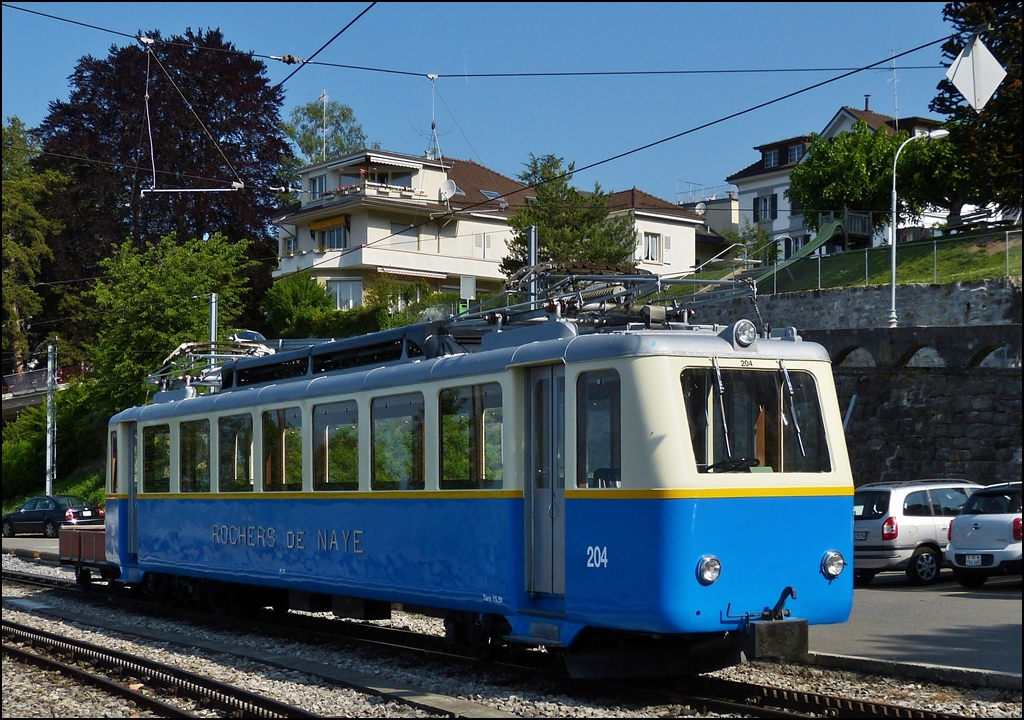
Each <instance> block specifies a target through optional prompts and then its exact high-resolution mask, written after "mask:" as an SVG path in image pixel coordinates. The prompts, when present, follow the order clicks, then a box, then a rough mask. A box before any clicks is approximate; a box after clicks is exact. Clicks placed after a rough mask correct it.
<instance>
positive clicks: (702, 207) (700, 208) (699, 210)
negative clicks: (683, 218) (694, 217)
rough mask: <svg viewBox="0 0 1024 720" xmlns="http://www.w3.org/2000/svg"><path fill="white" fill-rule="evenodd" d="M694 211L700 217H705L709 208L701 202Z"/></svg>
mask: <svg viewBox="0 0 1024 720" xmlns="http://www.w3.org/2000/svg"><path fill="white" fill-rule="evenodd" d="M693 209H694V211H695V212H696V213H697V214H698V215H703V214H704V213H706V212H707V211H708V206H707V204H706V203H702V202H699V203H697V204H696V205H695V206H694V208H693Z"/></svg>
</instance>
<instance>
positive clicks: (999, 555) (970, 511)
mask: <svg viewBox="0 0 1024 720" xmlns="http://www.w3.org/2000/svg"><path fill="white" fill-rule="evenodd" d="M1020 552H1021V484H1020V483H1019V482H1013V483H1000V484H998V485H989V486H988V487H986V488H984V489H983V490H978V491H977V492H975V493H974V494H973V495H971V497H970V499H969V500H968V501H967V503H966V504H964V509H963V510H962V511H961V512H960V514H959V515H958V516H957V517H955V518H954V519H953V522H952V523H950V526H949V546H948V547H947V548H946V562H947V563H949V565H950V567H952V568H953V576H954V577H955V578H956V580H957V582H959V583H960V584H961V585H963V586H964V587H978V586H980V585H983V584H984V583H985V581H986V580H988V578H989V577H991V576H993V575H1020V574H1021V556H1020Z"/></svg>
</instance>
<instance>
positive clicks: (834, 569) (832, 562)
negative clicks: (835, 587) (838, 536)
mask: <svg viewBox="0 0 1024 720" xmlns="http://www.w3.org/2000/svg"><path fill="white" fill-rule="evenodd" d="M844 567H846V560H845V559H844V558H843V554H842V553H841V552H838V551H836V550H829V551H828V552H827V553H825V557H823V558H822V559H821V574H822V575H824V576H825V577H827V578H828V579H829V580H835V579H836V578H837V577H839V574H840V573H841V572H843V568H844Z"/></svg>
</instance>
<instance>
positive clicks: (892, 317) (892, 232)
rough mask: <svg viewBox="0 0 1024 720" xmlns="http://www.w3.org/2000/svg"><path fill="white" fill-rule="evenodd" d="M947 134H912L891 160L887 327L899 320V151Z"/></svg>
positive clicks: (893, 325)
mask: <svg viewBox="0 0 1024 720" xmlns="http://www.w3.org/2000/svg"><path fill="white" fill-rule="evenodd" d="M947 135H949V130H942V129H941V128H940V129H938V130H932V131H931V132H927V133H924V132H923V133H921V134H920V135H912V136H911V137H908V138H907V139H906V140H904V141H903V144H902V145H900V147H899V149H898V150H897V151H896V157H894V158H893V160H892V221H891V222H890V223H889V250H890V253H891V262H890V274H891V291H892V292H891V295H892V302H891V303H890V306H889V327H891V328H894V327H896V326H897V325H898V324H899V322H898V321H897V319H896V163H897V161H898V160H899V159H900V153H901V152H903V148H905V147H906V146H907V143H909V142H912V141H914V140H918V139H920V138H926V139H928V140H938V139H939V138H944V137H946V136H947Z"/></svg>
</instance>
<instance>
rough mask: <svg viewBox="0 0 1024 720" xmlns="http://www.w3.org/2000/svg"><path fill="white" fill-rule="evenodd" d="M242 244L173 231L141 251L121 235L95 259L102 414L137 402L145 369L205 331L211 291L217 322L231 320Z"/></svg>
mask: <svg viewBox="0 0 1024 720" xmlns="http://www.w3.org/2000/svg"><path fill="white" fill-rule="evenodd" d="M248 250H249V242H248V241H247V240H241V241H239V242H237V243H230V242H228V240H227V238H225V237H224V236H223V235H220V234H219V233H218V234H215V235H213V236H212V237H210V238H209V239H207V240H196V239H193V240H189V241H188V242H186V243H184V244H179V243H178V241H177V239H176V238H175V236H174V235H173V234H172V235H168V236H167V237H164V238H161V239H160V241H159V242H157V243H147V244H146V247H145V249H144V250H142V251H139V250H138V249H136V248H135V246H134V245H133V244H132V243H131V242H127V241H126V242H124V243H122V244H121V245H120V247H118V248H117V249H116V250H115V252H114V254H113V255H112V256H111V257H109V258H107V259H105V260H102V261H101V262H100V267H101V269H102V270H103V274H104V277H103V279H101V280H99V281H97V283H96V285H95V288H94V289H93V290H92V291H91V293H90V294H91V296H92V298H93V299H94V300H95V303H96V306H97V308H98V309H99V310H100V312H101V318H102V319H101V321H100V329H99V332H98V334H97V340H96V344H95V346H94V347H93V348H92V358H93V367H94V369H95V373H96V378H97V380H98V381H99V382H100V383H101V386H102V388H103V393H102V394H103V402H102V405H103V408H104V410H105V411H106V412H107V413H108V414H113V413H115V412H118V411H120V410H122V409H124V408H126V407H130V406H132V405H136V404H139V403H141V402H142V401H144V400H145V397H146V386H145V384H144V382H145V378H146V376H147V375H148V374H149V373H151V372H153V371H154V370H157V369H159V367H160V363H161V362H162V361H163V359H164V358H165V357H167V356H168V355H169V354H170V353H171V352H172V351H173V350H174V349H175V348H176V347H177V346H178V345H180V344H181V343H183V342H188V341H198V340H202V339H205V338H207V337H209V305H208V302H207V299H208V297H209V295H210V293H213V292H216V293H217V294H218V304H219V323H218V324H219V327H221V328H228V327H231V326H232V325H234V324H235V322H236V320H237V318H238V317H239V315H240V314H241V310H242V300H243V297H244V295H245V293H246V292H247V291H248V287H247V282H246V280H245V278H244V277H243V273H244V272H245V270H246V269H247V268H248V267H249V266H250V265H251V264H252V261H250V260H248V259H247V253H248ZM225 332H226V331H225Z"/></svg>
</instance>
